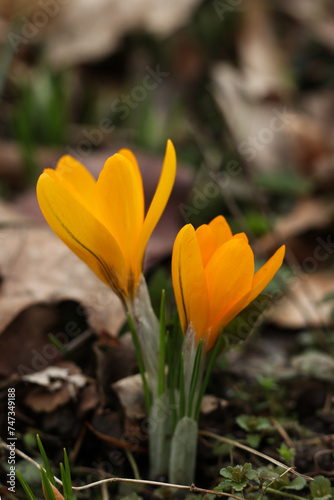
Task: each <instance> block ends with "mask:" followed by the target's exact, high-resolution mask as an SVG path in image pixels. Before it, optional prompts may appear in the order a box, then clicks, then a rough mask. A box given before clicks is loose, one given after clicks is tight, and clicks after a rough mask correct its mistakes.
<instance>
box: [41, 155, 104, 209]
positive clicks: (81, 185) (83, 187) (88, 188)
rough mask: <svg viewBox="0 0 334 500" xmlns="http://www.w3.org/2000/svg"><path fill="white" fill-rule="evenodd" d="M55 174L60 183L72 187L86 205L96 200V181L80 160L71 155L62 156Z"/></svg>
mask: <svg viewBox="0 0 334 500" xmlns="http://www.w3.org/2000/svg"><path fill="white" fill-rule="evenodd" d="M47 171H49V169H47ZM55 172H56V175H57V176H59V180H60V181H64V182H66V183H68V184H70V185H71V186H72V188H73V189H74V191H75V192H76V194H77V196H78V198H79V199H80V200H81V202H82V203H84V204H85V205H88V204H89V203H91V200H92V199H93V198H94V191H95V185H96V181H95V179H94V177H93V176H92V174H91V173H90V172H89V171H88V170H87V169H86V168H85V167H84V166H83V165H82V164H81V163H80V162H79V161H78V160H76V159H75V158H73V157H72V156H69V155H65V156H62V157H61V158H60V160H59V161H58V163H57V166H56V170H55Z"/></svg>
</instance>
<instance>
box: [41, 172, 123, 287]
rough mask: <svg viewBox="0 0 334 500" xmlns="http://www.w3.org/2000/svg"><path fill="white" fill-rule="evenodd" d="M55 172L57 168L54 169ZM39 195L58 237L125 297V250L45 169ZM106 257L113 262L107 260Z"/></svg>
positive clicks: (53, 175) (64, 186) (44, 211)
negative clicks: (121, 248) (122, 249)
mask: <svg viewBox="0 0 334 500" xmlns="http://www.w3.org/2000/svg"><path fill="white" fill-rule="evenodd" d="M52 172H54V171H52ZM37 198H38V202H39V205H40V208H41V210H42V212H43V215H44V217H45V219H46V221H47V222H48V224H49V226H50V227H51V229H52V230H53V231H54V232H55V233H56V234H57V236H58V237H59V238H60V239H61V240H62V241H63V242H64V243H65V244H66V245H67V246H68V247H69V248H70V249H71V250H72V251H73V252H74V253H75V254H76V255H77V256H78V257H79V258H80V259H81V260H83V261H84V262H85V263H86V264H87V265H88V266H89V267H90V268H91V269H92V271H94V272H95V274H96V275H97V276H98V277H99V278H100V279H101V280H102V281H104V282H105V283H106V284H107V285H108V286H110V287H111V288H112V289H113V290H114V291H115V292H116V293H117V294H118V295H119V296H122V294H123V290H124V286H125V269H124V258H123V255H122V252H121V250H120V248H119V246H118V244H117V243H116V241H115V239H114V238H113V236H112V235H111V234H110V233H109V232H108V230H107V229H106V228H105V227H104V226H103V224H101V223H100V222H99V221H98V220H97V219H96V217H95V216H94V215H93V214H92V213H91V212H90V211H89V210H87V208H86V207H85V206H84V205H83V204H82V203H81V202H80V201H79V199H78V198H77V197H76V196H75V193H74V191H73V190H71V189H68V188H67V185H66V183H65V182H64V183H63V182H59V180H58V178H57V175H56V174H52V175H49V174H48V173H47V172H44V173H43V174H42V175H41V176H40V178H39V180H38V183H37ZM106 256H108V258H110V260H111V262H110V261H109V260H108V261H106Z"/></svg>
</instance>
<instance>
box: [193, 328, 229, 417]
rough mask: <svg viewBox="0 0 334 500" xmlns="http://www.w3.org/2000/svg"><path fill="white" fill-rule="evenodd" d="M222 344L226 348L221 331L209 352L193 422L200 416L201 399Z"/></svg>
mask: <svg viewBox="0 0 334 500" xmlns="http://www.w3.org/2000/svg"><path fill="white" fill-rule="evenodd" d="M223 343H224V347H226V346H227V341H226V337H225V334H224V331H222V333H221V334H220V336H219V338H218V340H217V342H216V345H215V346H214V348H213V349H212V352H211V356H210V359H209V363H208V366H207V369H206V372H205V376H204V380H203V383H202V387H201V390H200V393H199V396H198V399H197V403H196V410H195V420H198V419H199V414H200V411H201V403H202V399H203V396H204V394H205V391H206V388H207V385H208V383H209V378H210V375H211V372H212V368H213V364H214V362H215V359H216V357H217V355H218V353H219V352H220V350H221V347H222V345H223Z"/></svg>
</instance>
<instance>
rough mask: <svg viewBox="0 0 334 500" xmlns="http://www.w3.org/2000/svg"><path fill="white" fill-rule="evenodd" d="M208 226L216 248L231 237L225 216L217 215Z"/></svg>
mask: <svg viewBox="0 0 334 500" xmlns="http://www.w3.org/2000/svg"><path fill="white" fill-rule="evenodd" d="M209 227H210V228H211V229H212V233H213V235H214V239H215V245H216V248H218V247H220V246H221V245H223V244H224V243H226V242H227V241H229V240H230V239H231V238H232V231H231V228H230V226H229V225H228V223H227V221H226V219H225V217H223V216H222V215H218V217H215V218H214V219H213V220H212V221H211V222H210V223H209Z"/></svg>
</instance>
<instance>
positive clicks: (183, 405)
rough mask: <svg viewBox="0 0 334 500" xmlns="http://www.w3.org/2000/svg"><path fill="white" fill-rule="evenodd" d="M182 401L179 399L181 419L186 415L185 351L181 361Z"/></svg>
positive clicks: (180, 386)
mask: <svg viewBox="0 0 334 500" xmlns="http://www.w3.org/2000/svg"><path fill="white" fill-rule="evenodd" d="M179 391H180V401H179V420H181V418H183V417H184V416H185V413H186V394H185V389H184V367H183V353H182V354H181V363H180V385H179Z"/></svg>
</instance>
